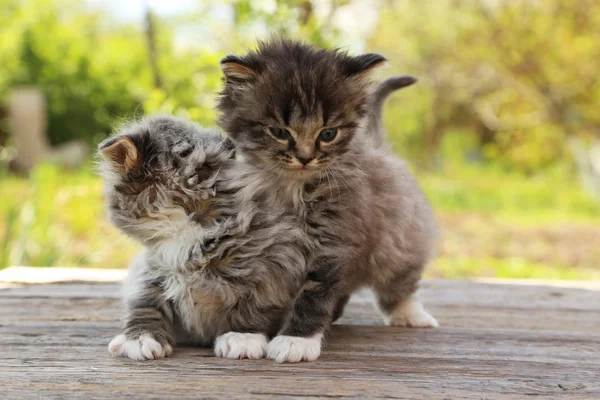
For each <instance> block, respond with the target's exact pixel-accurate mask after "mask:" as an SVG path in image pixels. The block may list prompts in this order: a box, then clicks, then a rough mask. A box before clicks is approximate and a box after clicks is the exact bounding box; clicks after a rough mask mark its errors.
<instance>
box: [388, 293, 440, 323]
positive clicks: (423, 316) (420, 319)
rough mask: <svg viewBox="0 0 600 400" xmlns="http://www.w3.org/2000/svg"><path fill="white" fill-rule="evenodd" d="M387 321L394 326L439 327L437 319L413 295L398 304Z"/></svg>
mask: <svg viewBox="0 0 600 400" xmlns="http://www.w3.org/2000/svg"><path fill="white" fill-rule="evenodd" d="M387 323H388V325H392V326H408V327H413V328H437V327H438V326H439V324H438V322H437V321H436V319H435V318H434V317H433V316H432V315H431V314H429V313H428V312H427V311H425V309H424V308H423V305H422V304H421V302H419V300H417V299H415V298H414V297H412V296H411V297H410V298H408V299H406V300H405V301H403V302H402V303H400V304H398V306H397V307H396V309H395V310H394V312H393V313H392V314H391V315H390V317H389V319H388V321H387Z"/></svg>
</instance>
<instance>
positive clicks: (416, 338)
mask: <svg viewBox="0 0 600 400" xmlns="http://www.w3.org/2000/svg"><path fill="white" fill-rule="evenodd" d="M4 286H5V287H4V288H1V289H0V398H2V399H13V398H14V399H22V398H82V399H96V398H110V399H121V398H144V399H168V398H177V399H187V398H215V399H223V398H374V397H379V398H393V399H443V398H447V399H457V398H466V399H500V398H525V397H529V396H536V398H565V399H578V398H581V399H584V398H585V399H593V398H600V290H598V288H597V286H594V287H591V286H590V288H589V289H578V288H564V287H550V286H531V285H511V284H487V283H473V282H461V281H428V282H425V283H424V285H423V290H422V292H421V293H422V294H421V297H422V299H423V300H424V302H425V304H426V306H427V308H428V309H429V310H430V311H431V312H432V313H433V314H434V315H435V316H436V317H437V318H438V320H439V322H440V324H441V327H440V328H439V329H436V330H422V329H406V328H392V327H384V326H381V324H382V320H381V318H380V316H379V314H378V313H377V311H376V310H375V308H374V306H373V304H372V299H371V295H370V293H368V292H363V293H361V294H360V295H358V296H355V297H354V298H353V300H352V302H351V303H350V304H349V306H348V308H347V309H346V313H345V315H344V317H343V318H342V319H341V320H340V322H339V324H338V325H337V326H335V327H334V329H333V330H332V332H331V334H330V335H329V337H328V340H327V344H326V346H325V349H324V352H323V354H322V356H321V358H320V359H319V360H318V361H316V362H312V363H301V364H287V365H280V364H275V363H273V362H271V361H269V360H258V361H255V360H243V361H232V360H225V359H219V358H215V357H213V355H212V351H211V350H210V349H203V348H178V349H177V350H176V352H175V354H174V355H173V357H171V358H169V359H165V360H159V361H147V362H135V361H131V360H127V359H122V358H112V357H110V356H109V355H108V352H107V350H106V345H107V343H108V342H109V340H110V339H111V338H112V336H113V335H115V334H116V333H118V332H119V314H120V313H119V307H120V303H119V299H118V295H119V287H118V285H117V284H106V283H104V284H83V283H79V284H45V285H36V286H22V287H18V285H17V286H15V285H14V284H13V285H4Z"/></svg>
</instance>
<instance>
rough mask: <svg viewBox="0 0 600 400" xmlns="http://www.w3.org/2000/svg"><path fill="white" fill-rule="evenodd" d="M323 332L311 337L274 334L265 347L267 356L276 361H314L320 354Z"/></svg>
mask: <svg viewBox="0 0 600 400" xmlns="http://www.w3.org/2000/svg"><path fill="white" fill-rule="evenodd" d="M321 339H323V334H322V333H318V334H316V335H314V336H313V337H308V338H304V337H296V336H285V335H279V336H275V337H274V338H273V340H271V341H270V342H269V346H268V347H267V358H270V359H271V360H274V361H275V362H278V363H284V362H290V363H295V362H300V361H314V360H316V359H317V358H319V356H320V355H321Z"/></svg>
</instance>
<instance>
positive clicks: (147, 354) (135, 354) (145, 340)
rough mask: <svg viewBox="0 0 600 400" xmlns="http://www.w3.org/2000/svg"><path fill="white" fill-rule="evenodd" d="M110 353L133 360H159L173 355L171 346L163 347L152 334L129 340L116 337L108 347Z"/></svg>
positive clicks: (123, 337)
mask: <svg viewBox="0 0 600 400" xmlns="http://www.w3.org/2000/svg"><path fill="white" fill-rule="evenodd" d="M108 352H109V353H110V354H112V355H113V356H120V357H128V358H131V359H132V360H139V361H144V360H158V359H160V358H165V357H168V356H170V355H171V354H172V353H173V348H172V347H171V345H170V344H168V343H165V344H164V345H161V344H160V343H158V342H157V341H156V340H155V339H154V338H153V337H152V336H151V335H150V334H148V333H146V334H143V335H141V336H140V337H138V338H135V339H131V338H129V339H128V338H127V337H126V336H125V335H124V334H121V335H118V336H116V337H115V338H114V339H113V340H111V342H110V343H109V345H108Z"/></svg>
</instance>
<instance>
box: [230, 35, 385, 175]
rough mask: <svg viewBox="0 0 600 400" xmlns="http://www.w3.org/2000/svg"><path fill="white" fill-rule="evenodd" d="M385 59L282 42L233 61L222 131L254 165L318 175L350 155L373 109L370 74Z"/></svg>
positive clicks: (289, 172)
mask: <svg viewBox="0 0 600 400" xmlns="http://www.w3.org/2000/svg"><path fill="white" fill-rule="evenodd" d="M383 61H385V59H384V58H383V57H381V56H379V55H375V54H367V55H364V56H359V57H350V56H348V55H346V54H343V53H340V52H335V51H327V50H316V49H314V48H312V47H309V46H305V45H302V44H298V43H293V42H288V41H279V40H275V41H271V42H269V43H266V44H261V45H260V47H259V50H258V51H257V52H251V53H249V54H248V55H247V56H245V57H234V56H230V57H226V58H225V59H223V60H222V62H221V63H222V68H223V71H224V73H225V77H226V86H225V89H224V90H223V92H222V93H221V99H220V103H219V106H218V107H219V110H220V123H221V126H222V127H223V129H224V130H225V131H226V132H227V133H228V135H229V136H230V137H231V138H232V139H233V140H234V142H235V143H236V147H237V149H238V150H239V151H240V152H242V153H243V154H244V155H245V156H246V157H247V158H249V159H250V160H251V161H252V162H254V163H258V164H260V165H262V166H263V167H265V168H267V169H271V168H272V169H277V170H283V171H284V172H286V173H288V174H291V175H296V176H300V177H305V176H311V175H313V174H315V173H318V172H319V171H322V170H324V169H326V168H328V167H329V166H331V165H333V164H335V163H336V162H337V161H339V160H340V159H341V158H342V157H343V156H344V154H346V153H347V152H348V150H349V148H350V146H351V144H352V141H353V138H354V136H355V134H356V130H357V128H358V126H359V124H360V123H361V120H362V118H363V116H364V115H365V112H366V107H367V99H368V96H369V91H368V81H367V79H366V78H367V77H366V72H367V71H368V70H369V69H371V68H373V67H374V66H376V65H379V64H380V63H382V62H383Z"/></svg>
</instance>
